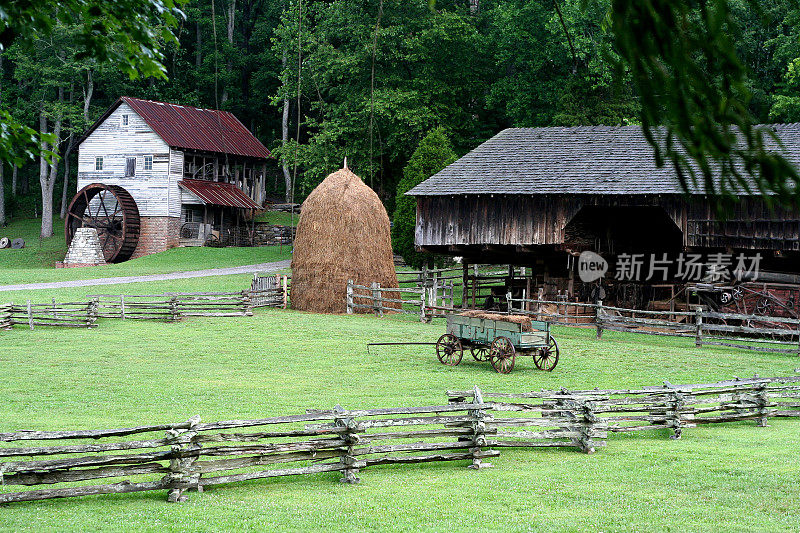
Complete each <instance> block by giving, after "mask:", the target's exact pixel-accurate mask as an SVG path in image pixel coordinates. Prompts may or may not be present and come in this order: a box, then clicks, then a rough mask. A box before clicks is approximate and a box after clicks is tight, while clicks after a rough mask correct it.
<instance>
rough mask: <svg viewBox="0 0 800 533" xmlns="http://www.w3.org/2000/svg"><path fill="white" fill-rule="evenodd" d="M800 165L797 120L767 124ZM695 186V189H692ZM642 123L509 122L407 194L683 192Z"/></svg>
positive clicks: (785, 153) (774, 146)
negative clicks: (658, 157) (658, 159)
mask: <svg viewBox="0 0 800 533" xmlns="http://www.w3.org/2000/svg"><path fill="white" fill-rule="evenodd" d="M769 127H771V128H772V129H773V130H774V131H775V132H776V134H777V136H778V138H779V139H780V140H781V142H782V143H783V149H781V148H779V147H778V146H777V144H775V143H774V141H769V144H771V145H772V149H774V150H776V151H781V152H782V153H783V155H784V156H785V157H786V158H787V159H788V160H789V161H790V162H792V163H793V164H794V165H795V166H796V167H797V168H800V123H794V124H775V125H770V126H769ZM693 192H694V193H697V194H701V193H702V192H703V191H701V190H699V189H697V190H695V191H693ZM682 193H683V191H682V189H681V187H680V184H679V182H678V178H677V174H676V172H675V169H674V168H673V167H672V164H671V163H670V162H667V163H666V164H665V165H664V166H663V167H661V168H659V167H657V166H656V164H655V159H654V157H653V149H652V148H651V146H650V145H649V144H648V143H647V140H646V139H645V137H644V134H643V133H642V129H641V127H640V126H579V127H572V128H566V127H547V128H509V129H506V130H503V131H501V132H500V133H498V134H497V135H495V136H494V137H492V138H491V139H489V140H488V141H486V142H485V143H483V144H481V145H480V146H478V147H477V148H475V149H474V150H472V151H471V152H469V153H468V154H466V155H465V156H464V157H462V158H461V159H459V160H458V161H456V162H454V163H452V164H451V165H449V166H447V167H446V168H444V169H443V170H441V171H440V172H438V173H437V174H434V175H433V176H431V177H430V178H428V179H427V180H426V181H424V182H422V183H421V184H419V185H417V186H416V187H414V188H413V189H411V190H410V191H409V192H408V193H407V194H408V195H410V196H447V195H479V194H481V195H485V194H505V195H532V194H607V195H622V194H626V195H640V194H682Z"/></svg>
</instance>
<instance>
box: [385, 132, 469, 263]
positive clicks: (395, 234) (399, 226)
mask: <svg viewBox="0 0 800 533" xmlns="http://www.w3.org/2000/svg"><path fill="white" fill-rule="evenodd" d="M455 160H456V153H455V152H454V151H453V147H452V145H451V144H450V141H449V140H448V139H447V136H446V135H445V132H444V128H442V127H438V128H434V129H433V130H431V131H430V132H429V133H428V134H427V135H426V136H425V137H424V138H423V139H422V140H421V141H420V142H419V145H418V146H417V149H416V150H414V153H413V154H412V156H411V159H409V160H408V165H406V167H405V168H404V169H403V179H401V180H400V183H398V184H397V199H396V201H395V211H394V218H393V225H392V248H393V249H394V251H395V253H397V254H400V255H401V256H402V257H403V260H404V261H405V262H406V263H407V264H409V265H411V266H413V267H416V268H419V267H421V266H422V265H423V264H425V263H430V262H431V261H435V258H434V257H433V256H431V254H426V253H420V252H417V251H416V250H415V249H414V227H415V225H416V222H417V203H416V200H414V198H412V197H410V196H405V193H406V192H408V191H410V190H411V189H412V188H413V187H415V186H417V185H419V184H420V183H422V182H423V181H425V180H426V179H428V178H429V177H431V176H432V175H434V174H436V173H437V172H439V171H440V170H442V169H443V168H444V167H446V166H447V165H449V164H450V163H452V162H453V161H455Z"/></svg>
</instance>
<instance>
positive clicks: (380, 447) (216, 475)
mask: <svg viewBox="0 0 800 533" xmlns="http://www.w3.org/2000/svg"><path fill="white" fill-rule="evenodd" d="M473 395H474V396H475V397H478V398H480V391H479V390H477V389H475V390H474V391H473ZM488 410H489V407H488V406H486V405H484V404H483V403H480V402H477V403H476V402H473V403H463V404H452V403H451V404H449V405H443V406H431V407H402V408H384V409H361V410H346V409H343V408H341V407H339V406H336V407H335V408H334V409H330V410H310V411H308V412H306V413H305V414H300V415H289V416H278V417H272V418H265V419H260V420H229V421H222V422H212V423H203V422H202V421H201V420H200V417H199V416H198V417H193V418H191V419H190V420H188V421H186V422H183V423H179V424H162V425H155V426H141V427H132V428H123V429H112V430H91V431H18V432H13V433H0V443H4V444H5V445H4V446H0V481H1V482H2V483H0V503H10V502H19V501H30V500H42V499H48V498H61V497H70V496H84V495H90V494H110V493H126V492H137V491H148V490H167V491H168V493H167V500H168V501H172V502H176V501H185V500H186V495H185V492H186V491H188V490H198V491H202V490H203V488H205V487H211V486H215V485H221V484H226V483H232V482H238V481H246V480H252V479H263V478H269V477H278V476H290V475H303V474H315V473H320V472H339V473H341V475H342V478H341V481H342V482H346V483H357V482H358V481H359V479H358V473H359V471H360V470H361V469H364V468H366V467H369V466H373V465H382V464H392V463H398V464H410V463H421V462H428V461H456V460H468V461H470V463H471V464H470V466H471V467H472V468H481V467H486V466H491V465H489V464H487V463H484V462H483V460H484V459H486V458H488V457H494V456H497V455H499V452H497V451H491V450H486V449H485V448H486V446H487V442H488V437H487V436H488V435H489V434H490V433H491V430H490V429H488V428H487V427H486V424H485V420H486V419H488V418H490V416H489V414H488V413H487V411H488ZM131 437H132V438H134V439H136V440H129V438H131ZM30 441H46V442H45V445H43V446H40V445H37V446H30V445H29V444H28V442H30ZM115 478H116V480H115V481H112V482H110V483H105V484H95V485H86V484H79V485H74V484H75V483H83V482H86V481H90V480H101V479H109V480H112V479H115ZM120 479H121V480H120ZM54 484H59V485H61V486H59V487H57V488H45V489H36V490H28V491H22V492H8V491H7V490H8V488H9V487H13V486H40V485H54ZM65 485H67V486H65Z"/></svg>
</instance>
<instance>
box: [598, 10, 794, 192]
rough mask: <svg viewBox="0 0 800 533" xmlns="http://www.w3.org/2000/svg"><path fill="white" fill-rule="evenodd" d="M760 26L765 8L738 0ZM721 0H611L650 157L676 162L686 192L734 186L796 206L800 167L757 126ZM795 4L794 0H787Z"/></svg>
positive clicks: (733, 21) (765, 20)
mask: <svg viewBox="0 0 800 533" xmlns="http://www.w3.org/2000/svg"><path fill="white" fill-rule="evenodd" d="M743 3H744V4H746V5H747V6H748V7H749V8H750V9H752V10H753V12H754V13H756V14H757V15H758V17H757V18H758V19H760V20H759V22H760V24H762V25H765V26H766V25H768V24H769V23H770V20H771V18H772V15H773V14H772V13H770V12H769V11H767V10H766V9H764V8H762V7H761V6H760V3H759V2H758V1H757V0H745V1H744V2H743ZM733 6H734V3H733V2H730V1H729V0H651V1H648V2H642V1H641V0H613V1H612V16H611V21H612V22H611V30H612V32H613V34H614V37H615V39H614V40H615V45H616V50H617V51H618V52H619V54H620V57H621V60H620V61H618V62H617V72H618V74H620V75H622V73H624V72H625V71H626V70H627V71H628V72H629V74H630V77H631V79H632V81H633V85H634V87H635V88H636V90H637V93H638V94H639V98H640V101H641V120H642V127H643V130H644V134H645V136H646V137H647V139H648V141H649V142H650V144H651V145H652V146H653V148H654V150H655V158H656V163H657V164H658V165H659V166H661V165H664V164H665V163H666V162H667V161H669V162H671V163H672V165H673V166H674V167H675V169H676V171H677V173H678V177H679V179H680V182H681V185H682V186H683V188H684V190H686V191H691V190H698V189H699V190H702V191H705V192H706V193H707V194H709V195H711V196H712V197H717V198H721V199H731V198H733V197H735V194H736V191H737V190H741V189H744V190H748V191H753V190H755V191H758V192H760V193H761V194H762V195H763V196H764V198H765V199H766V200H767V201H771V200H773V199H774V200H777V201H779V202H781V203H783V204H785V205H797V200H798V197H799V196H798V195H799V194H800V188H798V185H800V174H798V170H797V169H796V168H795V167H794V166H793V165H792V164H791V163H789V162H788V161H787V160H786V159H785V158H784V157H782V156H781V155H779V154H777V153H775V152H774V151H772V150H770V147H769V145H770V141H777V138H776V137H775V134H774V133H773V132H772V131H771V130H770V129H769V128H767V127H759V126H757V125H756V124H757V120H756V118H755V117H754V115H753V113H752V111H751V109H750V103H751V99H752V96H753V91H752V86H751V84H750V82H749V78H748V75H749V72H750V68H749V67H748V65H747V64H746V63H744V62H743V61H742V59H740V57H739V52H738V51H737V38H738V37H739V36H741V34H742V28H741V25H740V20H739V19H737V17H736V16H734V7H733ZM795 7H796V6H795Z"/></svg>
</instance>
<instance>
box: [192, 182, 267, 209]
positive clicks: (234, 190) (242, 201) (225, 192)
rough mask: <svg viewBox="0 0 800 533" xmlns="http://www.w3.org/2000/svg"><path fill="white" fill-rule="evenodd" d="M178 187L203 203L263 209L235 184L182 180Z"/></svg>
mask: <svg viewBox="0 0 800 533" xmlns="http://www.w3.org/2000/svg"><path fill="white" fill-rule="evenodd" d="M178 185H180V186H181V187H183V188H184V189H186V190H187V191H189V192H191V193H192V194H194V195H195V196H197V197H198V198H200V199H201V200H202V201H204V202H205V203H207V204H212V205H223V206H226V207H241V208H242V209H261V206H260V205H258V204H257V203H255V202H254V201H253V200H252V199H251V198H250V197H249V196H247V195H246V194H245V193H244V191H242V190H241V189H240V188H239V187H237V186H236V185H234V184H233V183H221V182H217V181H206V180H181V181H179V182H178Z"/></svg>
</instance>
